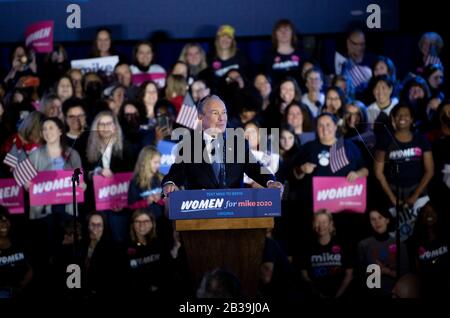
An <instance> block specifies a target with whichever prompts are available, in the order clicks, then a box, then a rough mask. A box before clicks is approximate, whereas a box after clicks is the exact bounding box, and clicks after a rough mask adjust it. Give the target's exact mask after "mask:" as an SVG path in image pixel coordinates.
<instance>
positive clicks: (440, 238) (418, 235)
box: [409, 201, 450, 299]
mask: <svg viewBox="0 0 450 318" xmlns="http://www.w3.org/2000/svg"><path fill="white" fill-rule="evenodd" d="M409 243H410V247H411V251H412V256H413V262H414V263H415V264H414V265H415V266H416V267H417V273H418V275H419V277H420V281H421V290H422V292H421V296H422V297H425V298H429V299H435V298H442V297H444V296H445V295H447V296H448V293H449V291H450V290H449V287H450V285H449V284H450V275H449V273H448V268H449V265H450V257H449V240H448V235H447V234H446V233H445V223H442V220H441V218H439V217H438V213H437V211H436V210H435V209H434V206H433V204H432V203H431V201H429V202H427V203H426V204H425V205H424V206H423V207H422V208H421V209H420V212H419V215H418V216H417V223H416V225H415V227H414V234H413V236H412V237H411V239H410V242H409Z"/></svg>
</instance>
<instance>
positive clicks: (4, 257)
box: [0, 245, 28, 287]
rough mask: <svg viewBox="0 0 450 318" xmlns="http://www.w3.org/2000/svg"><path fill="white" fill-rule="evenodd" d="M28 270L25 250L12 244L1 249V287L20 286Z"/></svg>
mask: <svg viewBox="0 0 450 318" xmlns="http://www.w3.org/2000/svg"><path fill="white" fill-rule="evenodd" d="M27 271H28V263H27V260H26V256H25V252H24V250H23V249H22V248H20V247H18V246H14V245H11V246H10V247H9V248H7V249H0V287H18V286H19V284H20V282H21V281H22V280H23V278H24V276H25V274H26V272H27Z"/></svg>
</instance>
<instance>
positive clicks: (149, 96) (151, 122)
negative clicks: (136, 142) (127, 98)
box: [138, 81, 159, 130]
mask: <svg viewBox="0 0 450 318" xmlns="http://www.w3.org/2000/svg"><path fill="white" fill-rule="evenodd" d="M158 98H159V97H158V86H157V85H156V83H155V82H152V81H146V82H144V83H142V85H141V86H140V88H139V95H138V99H139V102H141V103H142V104H143V106H144V109H145V125H147V128H148V129H150V130H151V129H154V128H155V126H156V124H157V123H156V115H155V106H156V103H157V102H158Z"/></svg>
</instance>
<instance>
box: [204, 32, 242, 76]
mask: <svg viewBox="0 0 450 318" xmlns="http://www.w3.org/2000/svg"><path fill="white" fill-rule="evenodd" d="M234 32H235V30H234V28H233V27H232V26H231V25H222V26H220V28H219V29H218V30H217V34H216V39H215V41H214V48H215V50H214V56H213V58H212V59H211V62H210V63H209V65H210V67H211V68H212V71H213V73H214V75H215V77H216V80H218V79H220V78H221V77H223V76H224V75H225V74H226V73H227V72H228V71H230V70H231V69H237V70H239V71H240V72H241V74H246V73H247V60H246V58H245V57H244V55H243V54H242V53H241V52H240V51H239V49H238V47H237V42H236V39H235V35H234Z"/></svg>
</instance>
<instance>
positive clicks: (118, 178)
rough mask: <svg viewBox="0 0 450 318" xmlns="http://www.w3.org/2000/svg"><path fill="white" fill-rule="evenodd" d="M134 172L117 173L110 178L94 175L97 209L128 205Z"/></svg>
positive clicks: (110, 208) (120, 207)
mask: <svg viewBox="0 0 450 318" xmlns="http://www.w3.org/2000/svg"><path fill="white" fill-rule="evenodd" d="M132 177H133V173H132V172H123V173H116V174H114V175H113V176H112V177H110V178H105V177H103V176H94V193H95V209H96V210H97V211H102V210H112V209H122V208H125V207H127V206H128V187H129V186H130V180H131V178H132Z"/></svg>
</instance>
